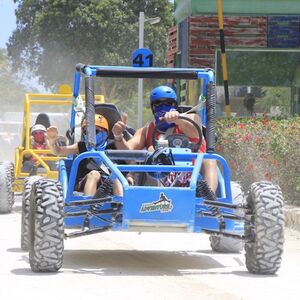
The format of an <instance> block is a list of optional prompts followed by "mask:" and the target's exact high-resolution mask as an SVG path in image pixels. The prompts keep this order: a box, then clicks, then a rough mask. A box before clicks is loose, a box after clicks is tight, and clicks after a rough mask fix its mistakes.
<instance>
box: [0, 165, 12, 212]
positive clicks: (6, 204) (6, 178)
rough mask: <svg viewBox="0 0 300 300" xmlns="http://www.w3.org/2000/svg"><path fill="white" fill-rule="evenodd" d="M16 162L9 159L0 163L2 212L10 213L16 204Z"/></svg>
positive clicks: (0, 210) (0, 203) (0, 209)
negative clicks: (14, 187)
mask: <svg viewBox="0 0 300 300" xmlns="http://www.w3.org/2000/svg"><path fill="white" fill-rule="evenodd" d="M13 183H14V164H13V163H12V162H9V161H5V162H2V163H1V164H0V213H1V214H5V213H10V212H11V210H12V207H13V204H14V192H13V191H12V188H13Z"/></svg>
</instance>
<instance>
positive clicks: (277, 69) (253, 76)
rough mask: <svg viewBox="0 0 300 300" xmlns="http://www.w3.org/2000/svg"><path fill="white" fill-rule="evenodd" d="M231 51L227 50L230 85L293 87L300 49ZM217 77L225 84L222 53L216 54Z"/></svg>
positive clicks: (220, 82) (219, 81) (219, 82)
mask: <svg viewBox="0 0 300 300" xmlns="http://www.w3.org/2000/svg"><path fill="white" fill-rule="evenodd" d="M246 50H247V49H245V50H241V51H230V49H227V51H226V56H227V61H228V78H229V82H230V84H231V85H246V86H291V85H292V82H293V80H294V78H295V72H296V69H297V67H298V66H299V58H300V52H292V51H289V50H288V51H286V52H283V51H278V52H274V51H260V50H257V51H253V50H250V49H249V51H246ZM217 66H218V69H217V80H218V84H219V85H221V84H222V80H223V75H222V68H221V66H222V64H221V53H220V51H218V55H217Z"/></svg>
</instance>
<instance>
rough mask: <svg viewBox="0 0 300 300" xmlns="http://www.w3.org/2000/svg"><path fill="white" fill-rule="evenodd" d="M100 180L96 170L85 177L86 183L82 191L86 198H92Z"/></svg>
mask: <svg viewBox="0 0 300 300" xmlns="http://www.w3.org/2000/svg"><path fill="white" fill-rule="evenodd" d="M100 179H101V175H100V173H99V172H98V171H96V170H93V171H91V172H89V173H88V174H87V175H86V182H85V185H84V189H83V192H84V194H85V195H86V196H94V195H95V194H96V190H97V185H98V182H99V181H100Z"/></svg>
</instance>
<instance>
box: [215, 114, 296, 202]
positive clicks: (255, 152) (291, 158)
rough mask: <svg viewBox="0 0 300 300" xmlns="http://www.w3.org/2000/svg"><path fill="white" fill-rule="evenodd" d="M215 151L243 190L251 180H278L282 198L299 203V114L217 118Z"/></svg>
mask: <svg viewBox="0 0 300 300" xmlns="http://www.w3.org/2000/svg"><path fill="white" fill-rule="evenodd" d="M216 128H217V133H218V143H217V147H216V152H217V153H219V154H220V155H222V156H223V157H224V158H225V159H226V160H227V162H228V164H229V167H230V169H231V179H232V180H235V181H238V182H240V183H241V185H242V187H243V188H244V190H245V191H247V190H248V189H249V186H250V185H251V183H253V182H255V181H260V180H269V181H272V182H273V183H275V184H278V185H279V186H280V187H281V189H282V192H283V195H284V198H285V201H286V202H287V203H289V204H294V205H298V206H300V117H297V118H292V119H284V120H279V119H270V118H267V117H264V118H260V119H259V118H251V119H240V118H231V119H220V120H217V124H216Z"/></svg>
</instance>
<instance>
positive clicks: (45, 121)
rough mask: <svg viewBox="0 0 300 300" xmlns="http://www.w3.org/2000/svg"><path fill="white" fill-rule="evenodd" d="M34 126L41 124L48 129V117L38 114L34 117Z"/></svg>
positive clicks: (49, 124)
mask: <svg viewBox="0 0 300 300" xmlns="http://www.w3.org/2000/svg"><path fill="white" fill-rule="evenodd" d="M36 124H42V125H44V126H45V127H46V128H48V127H50V126H51V123H50V118H49V116H48V115H47V114H44V113H40V114H38V116H37V117H36V121H35V125H36Z"/></svg>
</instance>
